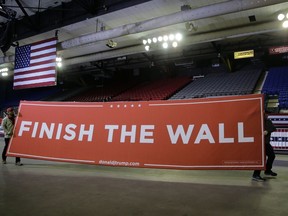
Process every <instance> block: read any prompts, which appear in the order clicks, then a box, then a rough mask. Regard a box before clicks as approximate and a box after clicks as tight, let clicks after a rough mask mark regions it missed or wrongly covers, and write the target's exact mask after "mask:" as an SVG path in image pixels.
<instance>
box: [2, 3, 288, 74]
mask: <svg viewBox="0 0 288 216" xmlns="http://www.w3.org/2000/svg"><path fill="white" fill-rule="evenodd" d="M0 2H1V4H0V6H1V9H0V28H1V38H2V39H1V40H2V41H1V46H2V47H3V46H4V45H6V46H7V38H6V41H5V40H3V37H4V35H5V34H6V30H7V28H8V25H9V23H11V21H12V20H14V26H13V27H14V29H13V32H12V33H11V37H9V38H8V39H11V46H10V47H9V48H8V49H7V50H6V51H5V52H1V53H0V65H8V66H9V67H10V68H13V61H14V51H15V48H14V46H15V45H17V44H19V45H20V46H22V45H26V44H30V43H32V42H36V41H39V40H43V39H46V38H50V37H53V36H55V35H57V36H58V55H59V56H61V57H62V58H63V65H64V67H63V69H62V70H63V73H64V72H65V73H67V74H69V73H73V72H74V73H80V72H84V71H101V70H103V69H107V70H109V69H113V68H114V69H115V68H123V69H126V68H133V69H134V68H142V67H151V66H155V65H166V64H174V65H176V66H177V65H179V66H191V65H193V64H196V63H197V62H200V61H203V60H205V61H207V64H210V62H211V61H213V59H217V58H220V57H221V58H222V59H224V60H225V59H226V60H228V59H232V58H233V57H231V56H232V55H233V52H234V51H242V50H249V49H254V50H255V58H258V57H260V56H263V55H264V54H265V53H267V51H268V48H269V47H272V46H283V45H287V43H288V37H287V36H288V34H287V31H288V30H287V29H284V28H283V27H282V26H281V23H280V22H279V21H278V20H277V15H278V14H279V13H281V12H282V13H288V2H287V1H283V0H231V1H226V0H201V1H200V0H178V1H174V0H173V1H172V0H152V1H147V0H125V1H121V0H99V1H96V0H72V1H68V0H62V1H60V0H38V1H35V0H0ZM11 16H12V18H11ZM176 32H180V33H182V34H183V39H182V41H181V42H180V44H179V46H178V47H177V48H173V49H172V48H171V49H165V50H164V49H163V48H162V47H160V46H153V47H151V49H150V51H149V52H147V51H145V48H144V45H143V43H142V41H143V39H147V38H152V37H154V36H158V35H164V34H168V35H169V34H170V33H176ZM111 40H112V41H113V42H114V44H110V47H109V46H107V45H109V41H110V42H111ZM8 42H9V41H8ZM5 43H6V44H5ZM116 44H117V45H116ZM111 45H112V47H111ZM113 45H115V46H114V47H113ZM6 48H7V47H6Z"/></svg>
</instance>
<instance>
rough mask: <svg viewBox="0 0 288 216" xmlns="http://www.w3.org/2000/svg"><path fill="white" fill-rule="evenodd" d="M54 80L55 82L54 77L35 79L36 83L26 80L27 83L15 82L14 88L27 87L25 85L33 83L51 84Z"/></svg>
mask: <svg viewBox="0 0 288 216" xmlns="http://www.w3.org/2000/svg"><path fill="white" fill-rule="evenodd" d="M54 80H55V79H54V77H52V78H51V77H50V78H43V79H37V80H36V81H35V80H27V81H22V82H16V83H15V86H19V85H27V84H35V83H44V82H52V81H54Z"/></svg>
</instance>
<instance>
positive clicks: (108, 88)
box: [65, 82, 135, 102]
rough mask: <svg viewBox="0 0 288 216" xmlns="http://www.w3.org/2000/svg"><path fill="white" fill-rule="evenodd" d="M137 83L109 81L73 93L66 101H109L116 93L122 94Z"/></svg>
mask: <svg viewBox="0 0 288 216" xmlns="http://www.w3.org/2000/svg"><path fill="white" fill-rule="evenodd" d="M134 85H135V83H129V84H127V83H124V82H118V83H116V82H115V83H109V84H107V85H105V86H104V85H103V86H98V87H90V88H88V89H86V90H85V91H82V92H80V93H78V94H76V95H73V96H71V97H69V98H67V99H65V101H78V102H103V101H109V100H111V98H112V97H113V96H115V95H118V94H120V93H121V92H123V91H125V90H126V89H127V88H131V86H134Z"/></svg>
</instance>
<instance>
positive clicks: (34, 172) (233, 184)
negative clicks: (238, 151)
mask: <svg viewBox="0 0 288 216" xmlns="http://www.w3.org/2000/svg"><path fill="white" fill-rule="evenodd" d="M3 146H4V141H3V138H1V140H0V151H1V153H2V149H3ZM7 161H8V164H6V165H4V164H1V165H0V193H1V195H0V215H1V216H18V215H21V216H26V215H27V216H34V215H35V216H36V215H37V216H42V215H47V216H54V215H57V216H58V215H61V216H63V215H69V216H74V215H75V216H79V215H97V216H114V215H117V216H122V215H123V216H130V215H131V216H132V215H133V216H162V215H163V216H170V215H171V216H192V215H197V216H206V215H213V216H217V215H221V216H228V215H229V216H238V215H239V216H240V215H241V216H250V215H251V216H257V215H259V216H260V215H261V216H278V215H279V216H280V215H281V216H284V215H285V216H286V215H287V214H288V155H282V154H277V157H276V161H275V163H274V169H273V170H274V171H275V172H278V177H277V178H271V177H270V178H269V177H268V178H267V181H266V182H254V181H251V174H252V171H234V170H233V171H215V170H214V171H194V170H192V171H187V170H184V171H183V170H164V169H137V168H123V167H103V166H94V165H80V164H70V163H56V162H48V161H39V160H30V159H25V158H23V159H22V162H23V163H24V166H22V167H18V166H15V165H14V161H15V159H14V158H8V159H7ZM263 176H264V175H263Z"/></svg>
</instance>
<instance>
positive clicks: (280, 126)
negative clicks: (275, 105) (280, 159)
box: [268, 114, 288, 150]
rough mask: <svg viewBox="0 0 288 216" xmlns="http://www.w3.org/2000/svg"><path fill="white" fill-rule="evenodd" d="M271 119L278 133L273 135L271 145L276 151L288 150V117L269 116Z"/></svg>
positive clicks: (284, 115) (279, 115)
mask: <svg viewBox="0 0 288 216" xmlns="http://www.w3.org/2000/svg"><path fill="white" fill-rule="evenodd" d="M268 118H269V119H271V121H272V122H273V124H274V125H275V127H276V131H275V132H273V133H272V134H271V141H270V144H271V145H272V146H273V148H274V149H275V150H287V149H288V115H287V114H274V115H269V116H268Z"/></svg>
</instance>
